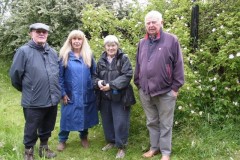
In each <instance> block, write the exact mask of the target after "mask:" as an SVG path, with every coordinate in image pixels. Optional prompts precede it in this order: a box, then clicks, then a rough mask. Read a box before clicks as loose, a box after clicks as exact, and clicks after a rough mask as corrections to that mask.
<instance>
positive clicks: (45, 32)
mask: <svg viewBox="0 0 240 160" xmlns="http://www.w3.org/2000/svg"><path fill="white" fill-rule="evenodd" d="M35 32H36V33H37V34H41V33H42V34H47V33H48V31H46V30H35Z"/></svg>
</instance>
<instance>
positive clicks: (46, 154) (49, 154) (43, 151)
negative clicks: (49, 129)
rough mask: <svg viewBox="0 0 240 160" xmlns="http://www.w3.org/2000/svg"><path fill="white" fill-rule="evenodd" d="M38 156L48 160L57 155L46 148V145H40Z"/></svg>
mask: <svg viewBox="0 0 240 160" xmlns="http://www.w3.org/2000/svg"><path fill="white" fill-rule="evenodd" d="M39 156H40V157H45V158H48V159H50V158H54V157H56V156H57V155H56V153H54V152H53V151H52V150H50V149H49V148H48V145H40V147H39Z"/></svg>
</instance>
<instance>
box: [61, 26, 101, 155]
mask: <svg viewBox="0 0 240 160" xmlns="http://www.w3.org/2000/svg"><path fill="white" fill-rule="evenodd" d="M60 58H61V61H60V85H61V89H62V106H61V120H60V132H59V134H58V137H59V144H58V147H57V149H58V151H63V150H64V149H65V147H66V141H67V139H68V136H69V132H70V131H79V132H80V135H79V136H80V139H81V143H82V146H83V147H84V148H87V147H88V146H89V143H88V138H87V136H88V128H90V127H93V126H94V125H96V124H98V114H97V107H96V96H95V94H94V88H93V81H92V75H93V74H94V72H95V69H96V64H95V62H94V60H93V56H92V52H91V49H90V46H89V44H88V42H87V38H86V37H85V35H84V33H83V32H82V31H80V30H73V31H72V32H71V33H70V34H69V36H68V38H67V40H66V42H65V43H64V45H63V47H62V48H61V50H60Z"/></svg>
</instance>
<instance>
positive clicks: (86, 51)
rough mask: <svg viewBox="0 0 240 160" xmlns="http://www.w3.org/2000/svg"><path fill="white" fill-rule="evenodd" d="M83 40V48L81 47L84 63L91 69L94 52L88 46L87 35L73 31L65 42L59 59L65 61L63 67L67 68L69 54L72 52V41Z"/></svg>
mask: <svg viewBox="0 0 240 160" xmlns="http://www.w3.org/2000/svg"><path fill="white" fill-rule="evenodd" d="M75 37H77V38H81V39H83V43H82V47H81V51H80V52H81V55H82V59H83V62H84V63H85V64H86V65H87V66H88V67H91V63H92V51H91V48H90V46H89V44H88V41H87V38H86V37H85V34H84V33H83V32H82V31H80V30H73V31H71V32H70V33H69V35H68V38H67V40H66V41H65V42H64V45H63V46H62V48H61V49H60V54H59V57H60V58H62V60H63V65H64V66H65V67H66V66H67V63H68V57H69V52H70V51H71V50H72V45H71V41H72V39H73V38H75Z"/></svg>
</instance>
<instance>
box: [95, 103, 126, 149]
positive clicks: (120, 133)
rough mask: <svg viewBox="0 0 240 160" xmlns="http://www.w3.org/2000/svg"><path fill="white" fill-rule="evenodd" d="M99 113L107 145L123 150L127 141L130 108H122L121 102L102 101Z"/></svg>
mask: <svg viewBox="0 0 240 160" xmlns="http://www.w3.org/2000/svg"><path fill="white" fill-rule="evenodd" d="M100 113H101V117H102V124H103V130H104V135H105V139H106V141H107V143H114V144H115V146H116V147H117V148H124V147H125V146H126V144H127V141H128V134H129V123H130V108H129V107H123V105H122V104H121V102H113V101H110V100H106V99H102V102H101V108H100Z"/></svg>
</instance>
